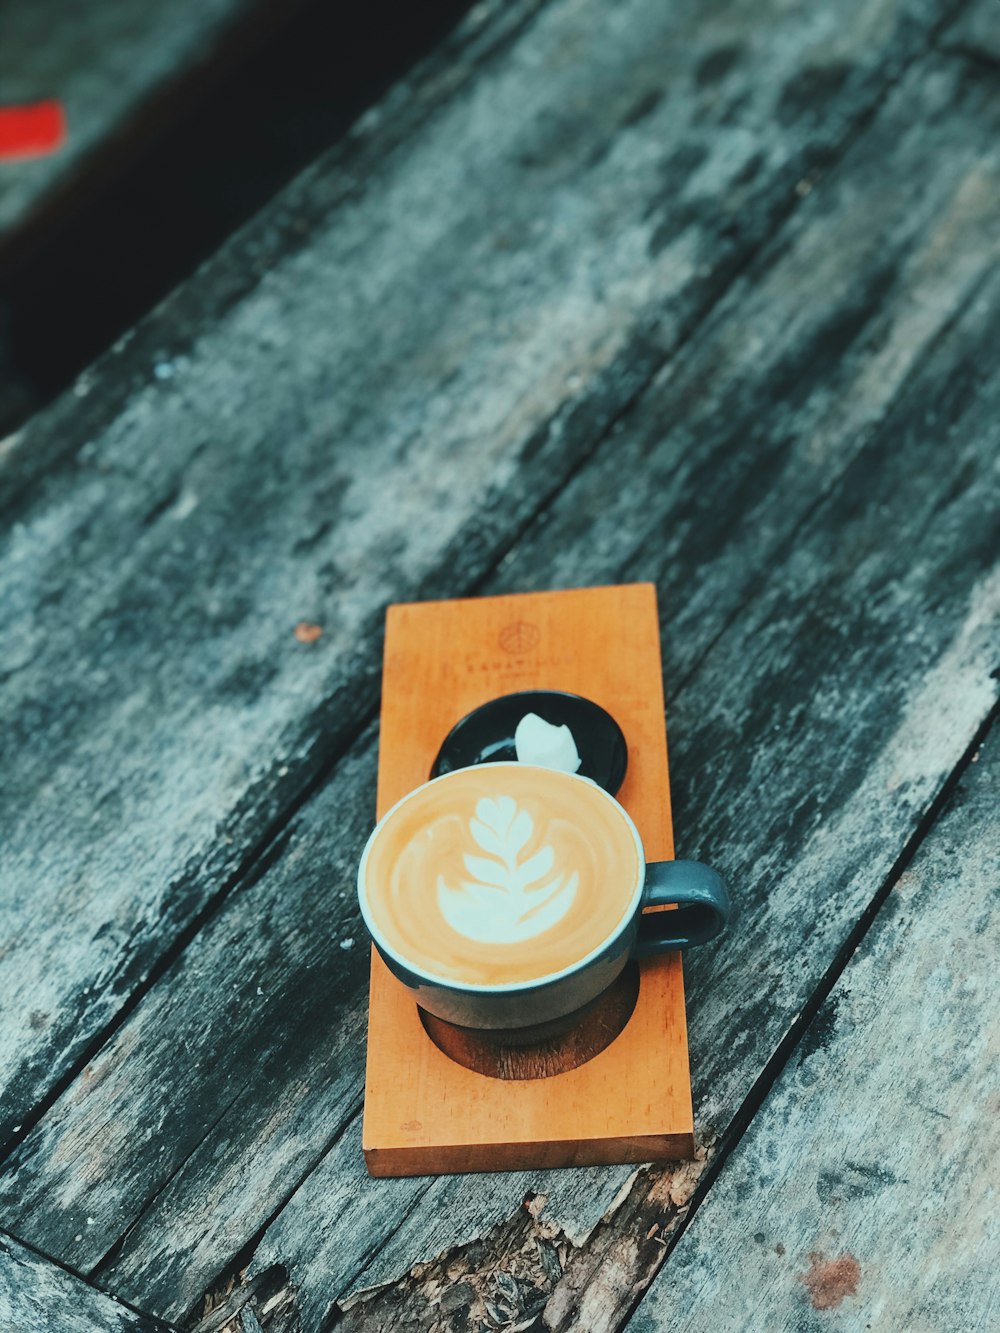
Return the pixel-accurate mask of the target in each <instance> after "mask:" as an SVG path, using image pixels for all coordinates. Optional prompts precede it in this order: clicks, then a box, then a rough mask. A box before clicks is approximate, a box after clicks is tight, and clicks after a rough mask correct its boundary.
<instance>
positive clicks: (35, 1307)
mask: <svg viewBox="0 0 1000 1333" xmlns="http://www.w3.org/2000/svg"><path fill="white" fill-rule="evenodd" d="M0 1328H2V1329H3V1330H4V1333H169V1330H168V1328H167V1325H166V1324H163V1323H161V1322H160V1321H159V1320H158V1319H150V1318H148V1317H146V1316H144V1315H139V1314H136V1313H135V1312H134V1311H133V1310H129V1309H128V1308H126V1307H125V1306H124V1305H122V1304H120V1302H118V1301H116V1300H115V1299H114V1297H112V1296H106V1295H105V1294H104V1293H103V1292H101V1291H95V1290H94V1288H93V1287H88V1286H87V1284H86V1282H83V1281H82V1280H81V1279H80V1278H78V1277H75V1276H74V1275H73V1274H72V1273H69V1272H67V1271H66V1269H65V1268H60V1267H59V1266H58V1264H54V1263H53V1262H52V1260H51V1259H46V1258H45V1257H44V1256H43V1255H40V1254H38V1253H36V1252H35V1251H34V1250H29V1249H28V1247H27V1246H26V1245H22V1244H21V1243H20V1242H19V1241H16V1240H14V1239H13V1237H11V1236H7V1235H5V1234H4V1233H3V1232H2V1231H0Z"/></svg>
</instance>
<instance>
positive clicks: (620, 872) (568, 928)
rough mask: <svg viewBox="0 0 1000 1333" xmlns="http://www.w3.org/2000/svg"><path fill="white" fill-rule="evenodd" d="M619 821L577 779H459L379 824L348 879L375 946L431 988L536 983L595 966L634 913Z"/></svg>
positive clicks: (535, 773) (456, 775)
mask: <svg viewBox="0 0 1000 1333" xmlns="http://www.w3.org/2000/svg"><path fill="white" fill-rule="evenodd" d="M644 873H645V862H644V857H643V852H642V844H641V842H640V840H639V836H638V834H637V832H636V829H635V826H634V824H633V823H632V820H631V819H630V818H629V816H628V815H627V813H626V812H625V811H624V810H623V809H622V807H621V806H620V805H619V804H618V803H617V802H616V801H615V800H614V798H613V797H610V796H609V795H608V794H607V793H606V792H605V791H603V790H602V789H601V788H600V787H598V786H597V785H596V784H595V783H593V782H591V781H589V780H588V779H586V778H581V777H577V776H574V775H572V774H569V773H564V772H557V771H554V770H552V769H547V768H538V767H532V766H529V765H526V764H516V763H503V764H484V765H481V766H479V767H475V768H466V769H459V770H456V771H455V772H452V773H448V774H446V775H445V776H444V777H441V778H437V779H435V780H434V781H432V782H429V783H427V784H425V785H424V786H423V787H419V788H418V789H417V790H416V791H415V792H411V793H410V795H409V796H407V797H405V798H404V799H403V800H402V801H400V802H399V803H398V804H397V805H396V806H394V807H393V809H392V810H390V811H389V813H388V814H387V815H386V816H385V817H384V819H383V820H382V821H381V822H380V824H379V825H378V827H377V829H376V830H375V832H374V833H373V834H372V837H371V839H370V840H369V843H368V846H367V848H366V850H365V854H364V857H363V859H362V862H361V867H360V871H359V876H358V889H359V897H360V901H361V909H362V913H363V915H364V917H365V921H366V923H367V925H368V927H369V929H370V931H371V933H372V936H373V938H374V939H375V941H376V943H378V944H379V946H380V948H382V949H383V950H387V951H388V952H389V954H390V955H392V956H394V957H395V958H396V959H397V960H399V962H401V963H403V964H404V965H406V966H407V967H409V968H412V969H413V970H415V971H416V972H417V973H419V974H420V975H422V976H423V977H426V978H427V979H428V980H429V981H431V982H441V983H444V984H445V985H451V986H458V987H461V988H470V987H471V988H477V987H490V988H493V987H503V986H516V985H518V984H522V985H523V984H524V983H530V982H534V981H541V980H544V979H547V978H551V977H553V976H554V975H558V974H561V973H564V972H566V971H567V970H569V969H573V968H575V967H577V966H578V965H579V964H581V963H582V962H586V960H587V959H589V958H590V957H591V956H593V955H596V954H598V953H600V951H601V950H602V948H603V947H604V946H605V944H606V942H607V941H608V940H609V939H610V938H612V937H613V936H614V935H615V934H616V932H617V931H619V930H620V929H621V928H622V927H623V925H624V924H625V923H626V922H627V921H628V920H629V918H630V917H631V916H632V915H633V914H634V913H635V911H636V909H637V906H638V903H639V900H640V897H641V895H642V890H643V879H644Z"/></svg>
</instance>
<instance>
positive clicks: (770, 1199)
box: [628, 729, 1000, 1333]
mask: <svg viewBox="0 0 1000 1333" xmlns="http://www.w3.org/2000/svg"><path fill="white" fill-rule="evenodd" d="M998 742H1000V737H998V735H997V734H996V729H994V732H993V734H992V735H991V736H990V737H989V738H988V740H987V742H986V744H985V746H984V747H983V749H982V751H981V753H980V754H979V755H978V756H976V759H977V761H978V762H973V763H972V764H970V766H969V768H968V770H967V771H966V773H965V775H964V778H963V780H962V782H961V785H960V786H959V788H958V789H957V791H956V793H955V795H954V798H953V800H952V802H951V804H950V807H949V809H948V810H947V812H946V814H945V815H944V817H943V818H941V819H940V820H939V821H938V822H937V823H936V824H935V826H934V827H933V828H932V830H931V832H930V834H929V835H928V837H927V839H926V841H925V842H924V843H923V845H922V846H921V847H920V849H919V852H918V854H917V856H916V858H915V859H914V861H913V862H912V864H911V865H910V866H909V867H908V868H907V870H906V871H905V873H904V874H903V875H902V876H901V878H900V879H899V881H898V883H897V884H896V885H895V887H894V888H893V890H892V892H891V894H890V895H889V898H888V899H887V900H886V903H885V906H884V907H883V909H882V911H881V912H880V913H879V915H878V917H877V918H876V921H875V924H874V925H873V927H872V929H871V931H870V932H869V934H868V935H867V936H866V937H865V939H864V941H863V942H862V944H861V946H860V947H859V948H858V950H857V952H856V953H855V954H854V956H853V957H852V958H851V960H850V962H849V964H848V966H847V968H846V970H845V971H844V973H843V975H842V976H841V978H840V980H839V981H838V982H837V985H836V987H835V988H834V990H833V991H832V993H831V994H830V996H829V998H828V1000H827V1001H826V1003H825V1004H824V1006H823V1008H822V1010H821V1011H820V1013H819V1014H818V1015H817V1017H816V1018H815V1020H814V1021H813V1023H812V1024H811V1025H810V1027H809V1028H808V1030H807V1031H806V1033H805V1035H804V1036H803V1039H802V1041H801V1042H800V1044H799V1046H798V1047H797V1049H796V1051H795V1055H794V1057H793V1059H792V1060H791V1061H790V1062H789V1064H788V1066H787V1067H786V1069H785V1070H784V1071H783V1072H782V1075H781V1077H780V1079H779V1081H778V1083H777V1084H776V1086H775V1087H774V1089H773V1090H772V1091H771V1093H770V1094H769V1096H768V1098H767V1100H766V1101H765V1103H764V1105H763V1106H762V1107H761V1109H760V1111H759V1112H758V1114H757V1115H756V1117H755V1118H754V1120H753V1122H752V1123H751V1125H750V1128H749V1130H748V1131H747V1133H746V1135H745V1136H744V1138H743V1139H742V1141H741V1142H740V1144H739V1145H738V1147H737V1148H736V1150H735V1151H734V1152H733V1154H732V1156H731V1157H730V1158H729V1159H728V1160H727V1161H726V1163H725V1165H724V1167H723V1170H722V1174H721V1176H720V1177H719V1179H718V1180H717V1181H716V1182H715V1184H714V1185H713V1187H712V1189H711V1191H710V1192H709V1195H708V1197H707V1199H706V1201H705V1203H704V1204H703V1205H702V1206H701V1208H700V1209H699V1210H698V1213H697V1215H696V1216H695V1218H694V1221H693V1222H692V1223H691V1224H690V1226H689V1227H688V1229H687V1230H686V1231H685V1233H684V1235H683V1236H682V1237H681V1239H680V1241H679V1242H678V1245H677V1247H676V1249H675V1250H673V1252H672V1253H671V1254H670V1257H669V1258H668V1260H667V1262H666V1264H665V1265H664V1267H663V1269H662V1270H661V1272H660V1273H659V1275H658V1276H657V1278H656V1280H655V1282H654V1283H653V1285H652V1287H651V1289H650V1291H649V1293H648V1295H647V1296H646V1298H645V1299H644V1301H643V1302H642V1304H641V1305H640V1307H639V1310H638V1312H637V1314H636V1315H635V1316H634V1317H633V1319H632V1320H631V1321H630V1322H629V1324H628V1328H629V1330H630V1333H654V1330H657V1329H663V1328H670V1329H676V1330H677V1331H678V1333H695V1330H711V1333H736V1330H743V1329H747V1330H750V1329H761V1328H766V1329H768V1330H769V1331H770V1330H774V1333H781V1331H782V1330H789V1333H791V1330H794V1331H795V1333H810V1331H811V1330H813V1329H816V1330H819V1329H831V1330H854V1329H862V1328H864V1329H872V1330H874V1331H876V1333H895V1330H897V1329H901V1328H905V1329H913V1330H932V1329H933V1330H937V1329H946V1328H955V1329H963V1330H968V1333H973V1331H974V1330H977V1329H982V1330H986V1329H994V1328H996V1327H998V1325H1000V1269H998V1266H997V1262H996V1259H997V1254H998V1253H1000V1215H998V1211H997V1205H996V1201H997V1195H998V1192H1000V1168H998V1165H997V1163H998V1159H1000V1135H998V1130H997V1126H998V1117H997V1109H998V1108H1000V1049H998V1037H1000V996H998V994H997V987H996V985H995V976H996V960H997V955H998V949H1000V897H998V893H997V890H998V887H1000V842H998V837H997V810H998V809H1000V743H998Z"/></svg>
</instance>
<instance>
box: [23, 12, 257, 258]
mask: <svg viewBox="0 0 1000 1333" xmlns="http://www.w3.org/2000/svg"><path fill="white" fill-rule="evenodd" d="M268 3H269V0H185V3H180V4H178V3H176V0H175V2H174V3H172V4H164V3H148V4H142V5H135V4H133V3H131V0H94V2H93V3H90V4H86V5H79V4H74V3H72V0H70V2H69V3H67V0H6V3H5V4H4V5H3V6H2V9H0V88H2V90H3V100H4V103H5V104H13V103H18V102H33V101H39V100H41V99H43V98H48V97H56V98H59V99H60V100H61V101H62V102H63V104H64V106H65V109H66V116H67V124H68V131H69V133H68V138H67V143H66V145H65V147H64V148H63V149H61V150H60V151H59V152H57V153H54V154H52V155H50V156H46V157H36V158H25V159H21V160H17V161H9V162H4V163H3V164H2V166H0V250H2V248H3V247H4V246H5V245H8V244H10V242H11V241H12V240H13V238H14V236H15V235H17V234H19V233H20V234H23V233H24V232H25V231H26V230H27V229H28V228H29V227H30V226H31V225H32V223H33V222H34V220H35V218H36V215H37V214H38V212H39V211H40V210H41V209H42V208H44V207H45V206H46V205H47V203H48V202H49V201H50V200H51V198H52V196H53V195H55V194H57V193H61V194H65V192H66V191H67V190H68V189H69V188H70V187H72V186H73V185H74V184H75V183H78V182H79V179H80V177H81V176H83V175H85V174H86V172H87V171H88V169H89V168H90V167H91V166H92V164H93V162H94V159H95V158H99V157H100V156H101V154H102V153H106V152H107V151H108V149H109V148H110V147H111V145H112V144H113V143H114V142H115V141H116V140H118V139H120V138H122V137H123V136H124V135H125V134H127V133H128V131H129V127H130V125H131V123H132V121H133V120H135V119H136V118H139V117H143V116H148V115H149V114H150V110H151V108H152V107H153V106H154V105H155V104H156V103H157V101H158V100H162V99H163V98H164V96H165V95H166V94H167V93H168V92H169V91H170V90H171V89H172V88H174V87H175V86H176V85H177V84H180V83H184V82H189V81H191V79H192V77H193V76H194V75H195V74H196V72H197V71H198V70H199V69H200V68H201V67H203V66H206V65H208V64H209V63H210V62H211V61H212V60H213V59H214V58H215V57H216V56H217V55H218V52H219V49H220V47H221V46H222V45H223V43H224V42H225V41H226V39H227V38H230V37H231V35H232V33H233V31H234V30H236V29H237V28H238V27H239V26H240V25H241V24H243V23H245V22H246V21H247V19H248V18H249V17H255V15H254V11H255V10H263V9H264V8H265V7H266V6H267V5H268Z"/></svg>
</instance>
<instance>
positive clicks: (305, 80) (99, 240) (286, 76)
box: [0, 0, 469, 429]
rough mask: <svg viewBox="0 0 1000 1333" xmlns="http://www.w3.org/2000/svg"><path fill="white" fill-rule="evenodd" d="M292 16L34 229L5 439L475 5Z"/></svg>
mask: <svg viewBox="0 0 1000 1333" xmlns="http://www.w3.org/2000/svg"><path fill="white" fill-rule="evenodd" d="M286 8H287V10H288V13H287V15H285V16H282V17H279V18H278V19H276V20H274V21H272V22H271V23H270V24H269V26H268V27H267V29H266V31H265V33H264V34H263V35H261V36H259V37H258V39H257V40H256V41H254V42H253V43H252V44H250V49H248V50H246V51H244V52H242V53H241V55H240V56H239V57H238V58H236V59H235V60H230V61H228V62H224V67H223V68H221V69H220V70H219V72H218V74H217V77H216V78H215V79H214V80H213V79H211V78H208V79H206V80H205V81H204V83H203V86H202V87H201V88H200V89H199V91H198V95H197V96H195V97H193V98H191V99H190V100H189V104H188V105H186V106H184V108H183V110H178V112H177V113H176V114H175V115H174V116H173V117H172V118H171V119H170V123H169V124H168V126H167V128H161V129H160V130H159V131H158V132H157V133H156V134H155V136H154V137H153V141H152V142H149V143H144V144H143V143H140V144H139V146H138V148H137V149H136V150H135V151H133V152H132V153H131V154H130V156H129V159H128V161H127V162H125V163H124V164H123V165H122V167H121V169H120V170H118V171H117V173H115V174H114V175H113V176H112V178H111V179H110V180H107V181H105V182H104V183H103V184H102V185H101V186H100V187H99V188H98V189H97V190H95V191H91V192H89V193H88V192H87V191H86V190H81V191H80V194H81V195H82V196H84V197H83V199H82V202H81V200H79V199H71V200H70V201H69V202H68V204H67V206H66V207H64V208H63V209H62V211H61V214H60V215H58V216H57V217H55V218H46V219H44V221H43V225H41V226H40V227H39V229H38V234H37V236H31V237H29V245H28V246H27V247H23V249H24V251H25V252H24V253H22V254H19V255H18V259H17V263H16V265H14V266H13V271H5V272H3V273H2V276H0V320H2V322H0V380H5V381H7V385H6V389H7V393H6V401H7V410H6V412H5V411H4V410H3V409H4V398H5V395H4V392H3V386H0V416H6V418H7V419H6V420H0V429H5V428H6V429H10V428H11V427H12V426H14V425H16V424H17V421H16V417H17V416H23V415H25V413H26V412H27V411H28V410H33V409H36V408H37V407H38V406H40V405H41V404H42V403H43V402H44V401H46V400H47V399H49V398H51V397H53V396H54V395H55V394H57V393H58V392H59V391H60V390H61V389H63V388H64V387H65V386H66V385H67V383H68V382H69V381H71V380H72V379H73V377H74V376H75V375H76V374H78V373H79V371H80V370H81V369H83V367H84V366H86V365H87V364H88V363H89V362H91V361H92V360H93V359H94V358H95V357H96V356H98V355H99V354H100V353H101V352H102V351H103V350H105V349H106V348H107V347H108V346H110V344H111V343H112V342H114V340H115V339H116V338H117V337H118V336H119V335H120V334H121V333H123V332H124V331H125V330H126V329H128V328H129V327H130V326H131V325H133V324H134V323H135V322H136V321H137V320H138V319H139V318H140V317H141V316H142V315H143V313H144V312H145V311H147V310H149V309H150V308H151V307H153V306H154V305H155V304H156V303H157V302H158V301H159V300H160V299H161V298H162V297H163V296H164V295H165V294H166V293H167V292H169V291H170V290H171V288H173V287H174V286H175V285H176V284H177V283H178V282H180V281H181V280H182V279H183V278H185V277H186V276H187V275H188V274H189V273H191V272H192V271H193V270H194V269H195V268H196V267H197V266H198V264H199V263H201V262H202V261H203V260H204V259H205V258H206V257H207V256H209V255H210V254H211V253H212V252H213V251H214V250H216V249H217V248H218V247H219V246H220V245H221V244H222V243H223V241H224V240H225V239H226V237H227V236H228V235H229V234H230V233H232V231H233V230H234V229H235V228H236V227H238V226H240V224H241V223H243V222H244V221H246V219H247V218H249V217H250V216H251V215H252V214H253V213H255V212H256V211H257V210H258V209H259V208H261V207H262V206H263V205H264V204H265V203H266V202H267V201H268V199H269V198H271V197H272V196H273V195H274V194H275V193H276V191H278V190H279V189H280V188H281V187H282V186H283V185H284V184H285V183H286V182H287V181H288V180H289V179H290V178H291V177H292V176H294V175H295V174H296V172H298V171H299V170H301V169H302V168H303V167H305V166H306V165H307V164H308V163H309V162H310V161H312V160H313V159H315V158H316V156H317V155H318V154H320V153H321V152H322V151H323V150H324V149H325V148H327V147H328V146H329V145H330V144H332V143H334V142H335V141H336V140H337V139H338V138H339V137H340V136H341V135H342V134H343V133H344V131H345V130H346V129H347V128H348V127H349V126H350V124H351V123H352V122H353V121H354V120H355V119H356V118H357V117H358V116H359V115H360V114H361V113H362V112H363V111H364V110H365V109H366V108H367V107H369V106H370V105H371V104H372V103H373V102H375V101H376V100H377V99H378V98H379V97H380V96H381V95H382V93H383V92H384V91H385V89H386V88H387V87H388V86H389V85H390V84H391V83H393V82H394V81H395V80H397V79H398V78H399V77H400V76H401V75H403V74H404V73H405V72H406V70H407V69H408V68H409V67H411V66H412V65H413V64H414V63H415V62H417V61H418V60H419V59H420V58H421V57H422V56H424V55H425V54H426V53H427V52H428V51H429V50H430V49H431V48H432V47H433V46H434V45H435V44H436V43H437V42H438V41H439V40H440V39H441V38H442V36H444V35H445V34H446V33H447V31H448V30H449V29H450V28H451V27H452V26H453V25H454V24H455V23H456V22H457V20H458V19H459V18H460V17H461V16H462V14H463V13H465V11H466V10H467V9H468V8H469V0H425V3H423V4H420V5H413V4H403V3H400V2H399V0H370V2H369V3H368V4H366V5H363V6H347V5H336V4H330V3H329V0H309V2H305V3H302V4H298V5H290V6H287V7H286ZM51 91H52V93H53V94H54V95H58V92H59V90H58V89H53V90H51ZM69 131H70V134H71V135H72V131H73V127H72V124H71V125H70V127H69ZM12 417H14V418H15V419H11V418H12Z"/></svg>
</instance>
